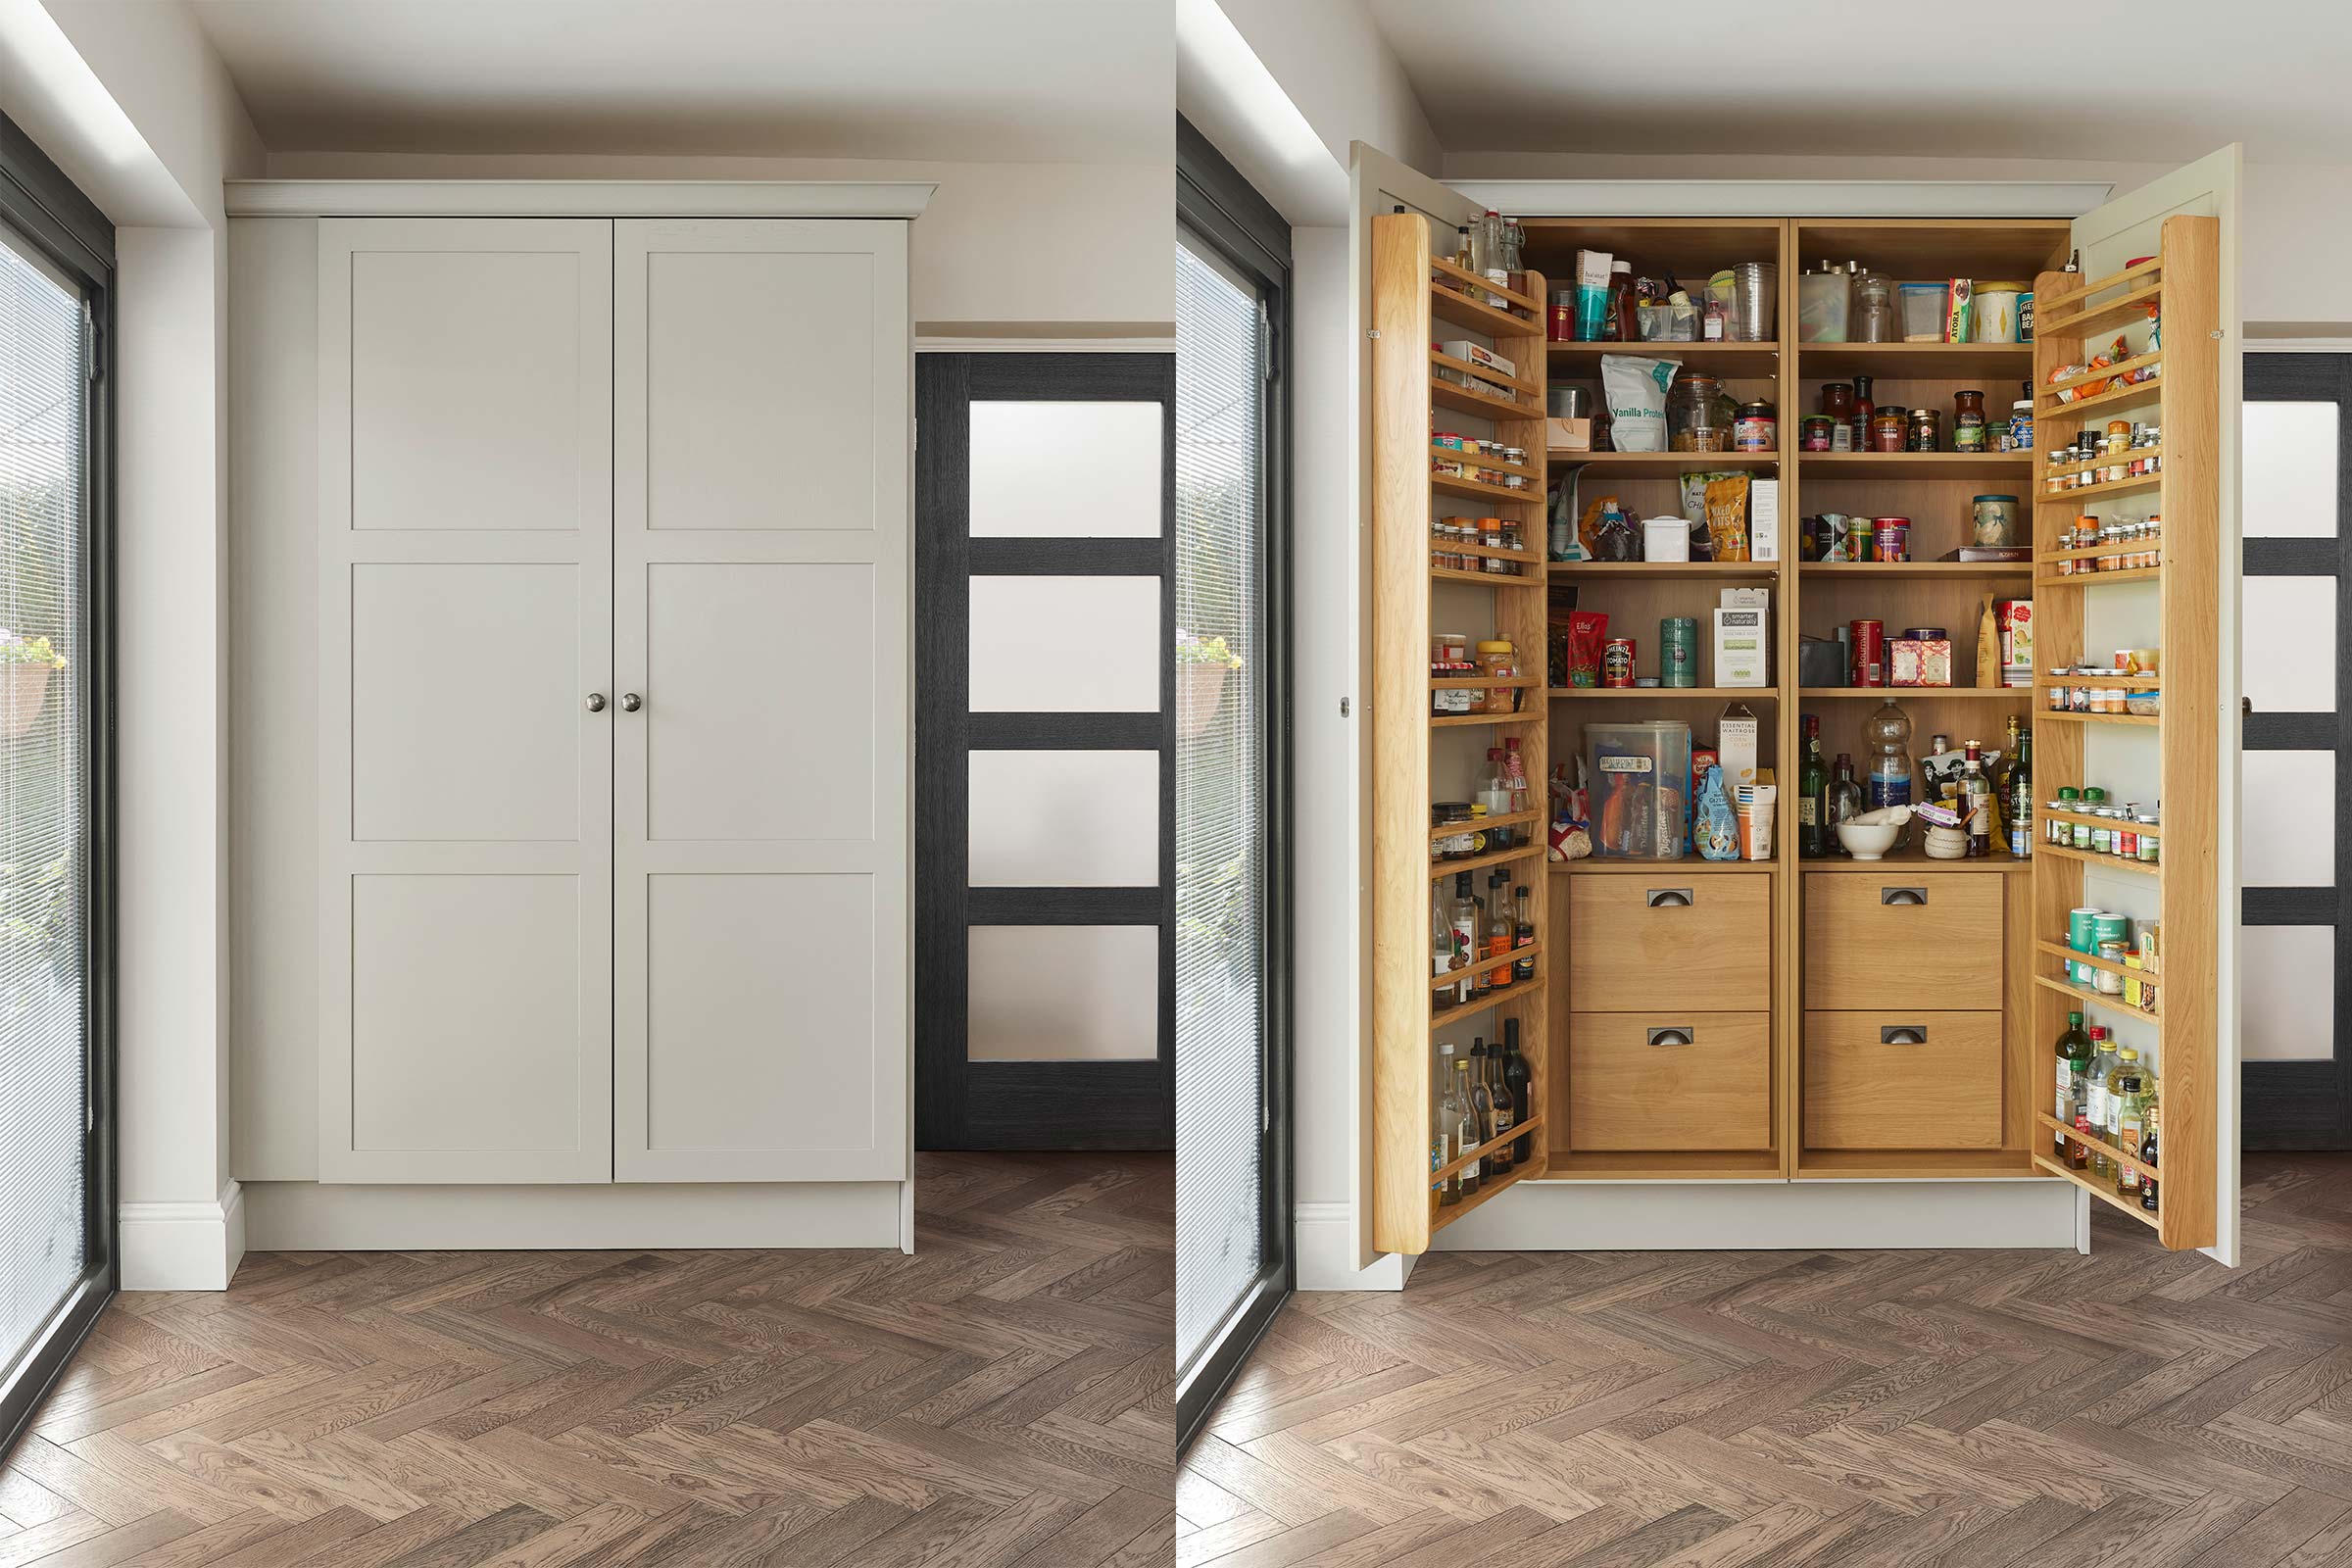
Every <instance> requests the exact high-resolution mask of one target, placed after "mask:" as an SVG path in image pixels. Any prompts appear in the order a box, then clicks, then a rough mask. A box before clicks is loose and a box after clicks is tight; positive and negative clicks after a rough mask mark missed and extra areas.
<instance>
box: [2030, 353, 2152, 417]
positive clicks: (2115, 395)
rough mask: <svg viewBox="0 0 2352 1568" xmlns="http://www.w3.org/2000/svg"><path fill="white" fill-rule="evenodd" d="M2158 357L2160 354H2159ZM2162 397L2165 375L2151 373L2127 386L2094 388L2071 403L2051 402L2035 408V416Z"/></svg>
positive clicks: (2068, 413) (2077, 412) (2073, 413)
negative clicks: (2095, 389)
mask: <svg viewBox="0 0 2352 1568" xmlns="http://www.w3.org/2000/svg"><path fill="white" fill-rule="evenodd" d="M2157 357H2158V358H2161V356H2157ZM2143 358H2145V356H2143ZM2114 373H2115V370H2114V369H2113V368H2108V369H2103V370H2101V371H2100V372H2099V374H2101V375H2113V374H2114ZM2163 401H2164V377H2163V376H2161V375H2153V376H2150V377H2148V378H2147V379H2146V380H2144V381H2133V382H2132V383H2131V385H2129V386H2111V387H2109V388H2108V389H2107V390H2106V391H2104V392H2093V393H2092V394H2091V395H2090V396H2088V397H2086V398H2077V399H2075V400H2074V401H2073V402H2072V403H2053V404H2051V405H2050V406H2049V407H2048V408H2045V409H2041V410H2038V411H2036V413H2035V415H2034V418H2035V419H2036V420H2037V421H2038V420H2041V419H2072V418H2074V417H2077V416H2078V415H2083V414H2093V413H2096V412H2097V411H2099V410H2101V409H2113V408H2116V407H2119V406H2120V405H2123V404H2127V403H2161V402H2163Z"/></svg>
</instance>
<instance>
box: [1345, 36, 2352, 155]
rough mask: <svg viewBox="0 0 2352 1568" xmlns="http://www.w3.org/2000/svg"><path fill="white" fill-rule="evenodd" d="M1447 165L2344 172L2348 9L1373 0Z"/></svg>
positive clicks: (2351, 128) (2350, 43)
mask: <svg viewBox="0 0 2352 1568" xmlns="http://www.w3.org/2000/svg"><path fill="white" fill-rule="evenodd" d="M1366 4H1367V6H1368V8H1369V10H1370V11H1371V13H1372V16H1373V18H1374V20H1375V21H1376V22H1377V24H1378V25H1379V26H1380V28H1381V31H1382V32H1383V33H1384V34H1385V35H1386V36H1387V38H1388V41H1389V44H1390V46H1391V47H1392V48H1393V49H1394V50H1395V51H1396V53H1397V59H1398V60H1399V61H1400V62H1401V63H1402V64H1403V66H1404V70H1405V74H1406V76H1407V77H1408V78H1409V79H1410V81H1411V83H1412V86H1413V90H1414V94H1415V96H1416V97H1418V98H1419V100H1420V103H1421V107H1422V110H1423V111H1424V112H1425V113H1426V114H1427V115H1428V117H1429V121H1430V124H1431V126H1432V127H1433V128H1434V129H1435V130H1436V131H1437V133H1438V138H1439V140H1440V141H1441V142H1442V143H1444V145H1445V147H1446V152H1447V153H1449V154H1452V153H1478V152H1529V153H1586V154H1652V155H1659V156H1673V155H1677V154H1734V153H1745V154H1767V155H1774V154H1777V155H1785V156H1839V155H1843V156H1854V157H1860V156H1884V157H1942V158H1949V157H1978V158H1985V159H1995V158H1999V159H2010V158H2033V159H2093V160H2129V161H2133V162H2149V161H2159V160H2161V161H2182V162H2184V161H2186V160H2188V159H2191V158H2195V157H2199V156H2201V155H2203V154H2205V153H2209V152H2212V151H2214V150H2215V149H2216V148H2218V147H2222V146H2226V145H2228V144H2229V143H2230V142H2232V141H2241V142H2243V143H2245V147H2246V157H2247V160H2248V161H2249V162H2260V163H2315V162H2316V163H2337V164H2341V163H2347V162H2352V111H2348V110H2347V108H2346V102H2347V96H2348V94H2352V9H2348V8H2347V6H2346V5H2345V3H2344V0H2239V3H2237V4H2234V5H2216V4H2214V3H2212V0H2082V3H2076V4H2063V5H2058V6H2034V5H2026V6H2008V7H2003V6H1985V5H1974V6H1967V7H1961V8H1955V9H1952V10H1948V11H1947V10H1944V9H1942V8H1940V7H1936V6H1929V5H1923V4H1918V3H1916V0H1879V3H1873V4H1863V3H1859V0H1783V3H1780V4H1762V3H1759V0H1685V3H1682V4H1679V5H1676V6H1675V7H1673V8H1672V9H1671V10H1643V9H1642V8H1638V7H1637V8H1633V9H1628V8H1625V7H1622V6H1608V5H1602V4H1598V3H1582V4H1577V5H1564V4H1562V3H1560V0H1481V3H1480V4H1478V5H1474V6H1463V5H1461V4H1459V3H1458V0H1366Z"/></svg>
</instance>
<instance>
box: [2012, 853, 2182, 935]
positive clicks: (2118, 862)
mask: <svg viewBox="0 0 2352 1568" xmlns="http://www.w3.org/2000/svg"><path fill="white" fill-rule="evenodd" d="M2157 837H2159V838H2162V837H2163V835H2162V834H2158V835H2157ZM2034 854H2035V855H2046V856H2049V857H2050V858H2052V859H2057V860H2080V861H2082V863H2083V864H2084V865H2096V866H2101V867H2104V868H2105V869H2107V870H2110V871H2135V872H2137V873H2138V874H2139V875H2141V876H2154V875H2155V874H2156V873H2157V872H2158V871H2159V870H2161V869H2162V868H2163V862H2161V861H2143V860H2127V859H2124V858H2121V857H2120V856H2114V855H2093V854H2091V853H2090V852H2089V851H2088V850H2078V849H2076V848H2075V847H2074V846H2073V845H2071V844H2036V845H2034ZM2075 956H2076V957H2077V958H2078V959H2079V958H2081V957H2082V955H2081V954H2077V955H2075Z"/></svg>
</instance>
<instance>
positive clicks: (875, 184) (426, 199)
mask: <svg viewBox="0 0 2352 1568" xmlns="http://www.w3.org/2000/svg"><path fill="white" fill-rule="evenodd" d="M938 188H939V187H938V186H937V185H936V184H933V183H930V182H929V181H924V180H888V181H871V180H825V179H231V180H224V181H222V184H221V189H222V193H223V201H224V203H225V206H226V208H227V212H228V216H229V217H231V218H445V217H446V218H470V217H491V218H916V217H919V216H920V215H921V214H922V211H923V208H924V207H925V206H926V205H928V204H929V202H930V200H931V193H932V192H933V191H935V190H937V189H938Z"/></svg>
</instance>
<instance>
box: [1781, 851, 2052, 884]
mask: <svg viewBox="0 0 2352 1568" xmlns="http://www.w3.org/2000/svg"><path fill="white" fill-rule="evenodd" d="M1796 863H1797V866H1798V868H1799V869H1801V870H1804V871H1806V872H1808V873H1809V872H1814V871H1850V872H1852V873H1854V874H1855V875H1857V876H1882V875H1885V874H1886V873H1887V872H1888V871H1890V870H1915V871H1983V872H1986V873H1989V874H1991V875H1994V876H2015V875H2017V874H2018V873H2020V872H2022V871H2024V870H2026V869H2027V868H2028V867H2029V866H2030V865H2031V864H2032V863H2033V860H2032V857H2030V856H2016V855H2011V854H2010V853H2009V852H2008V851H2007V850H2003V849H1995V850H1994V851H1993V852H1992V853H1991V854H1990V855H1980V856H1977V857H1976V858H1973V859H1961V860H1938V859H1936V858H1935V857H1933V856H1931V855H1929V854H1928V852H1927V851H1926V850H1924V849H1922V848H1920V846H1919V845H1917V844H1914V845H1912V846H1911V847H1910V848H1908V849H1902V850H1889V851H1887V853H1886V854H1885V855H1883V856H1881V857H1879V858H1877V859H1875V860H1857V859H1855V858H1853V857H1852V856H1850V855H1830V856H1824V857H1823V858H1820V859H1818V860H1799V861H1797V862H1796Z"/></svg>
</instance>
